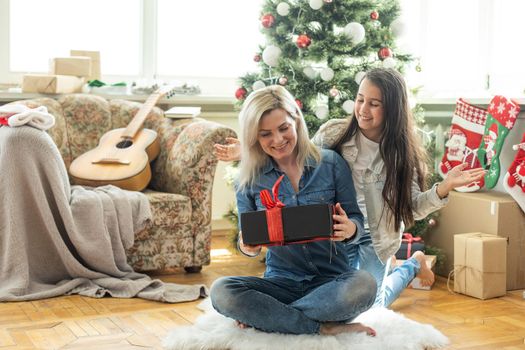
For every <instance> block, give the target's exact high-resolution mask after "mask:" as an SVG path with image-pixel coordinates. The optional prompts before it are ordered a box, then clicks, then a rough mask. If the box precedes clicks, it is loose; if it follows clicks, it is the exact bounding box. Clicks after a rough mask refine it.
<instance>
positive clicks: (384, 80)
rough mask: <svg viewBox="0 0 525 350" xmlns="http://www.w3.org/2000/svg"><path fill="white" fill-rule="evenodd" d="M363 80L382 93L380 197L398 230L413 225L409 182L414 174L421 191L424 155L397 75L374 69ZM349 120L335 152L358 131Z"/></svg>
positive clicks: (389, 71)
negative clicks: (382, 173)
mask: <svg viewBox="0 0 525 350" xmlns="http://www.w3.org/2000/svg"><path fill="white" fill-rule="evenodd" d="M364 79H368V80H369V81H370V82H371V83H373V84H374V85H376V86H377V87H378V88H379V89H380V90H381V94H382V99H383V111H384V116H383V123H384V124H383V133H382V135H381V139H380V141H379V150H380V153H381V157H382V158H383V161H384V163H385V169H386V181H385V186H384V188H383V192H382V197H383V200H384V201H385V203H386V205H387V206H388V208H389V209H390V211H391V214H392V216H391V217H390V218H389V220H392V219H393V220H394V225H395V229H396V230H399V229H400V227H401V223H402V222H403V223H404V224H405V225H407V227H409V226H411V225H412V224H413V223H414V213H413V202H412V179H413V178H414V175H417V183H418V185H419V189H420V190H421V191H423V190H424V187H425V178H426V171H427V169H426V157H427V156H426V152H425V150H424V149H423V147H422V146H421V142H420V140H419V137H418V136H417V134H416V129H415V125H414V119H413V116H412V113H411V110H410V107H409V104H408V96H407V88H406V85H405V81H404V79H403V77H402V76H401V74H399V73H398V72H397V71H396V70H393V69H384V68H376V69H372V70H370V71H369V72H367V73H366V75H365V77H364ZM350 118H351V120H350V123H349V126H348V129H347V130H346V131H345V132H344V133H343V135H342V136H341V138H340V139H339V140H338V141H337V142H336V143H335V145H334V147H333V148H334V149H335V150H336V151H338V152H339V153H341V147H342V145H343V144H344V143H345V142H347V141H348V140H349V139H350V138H352V137H353V136H354V135H355V134H356V132H357V130H358V129H359V125H358V123H357V119H356V118H354V117H352V116H351V117H350Z"/></svg>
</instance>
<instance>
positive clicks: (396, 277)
mask: <svg viewBox="0 0 525 350" xmlns="http://www.w3.org/2000/svg"><path fill="white" fill-rule="evenodd" d="M347 252H348V257H349V259H350V264H352V266H354V267H355V268H357V269H359V270H365V271H367V272H369V273H370V274H371V275H372V276H374V278H375V279H376V282H377V296H376V300H375V303H374V306H380V307H389V306H390V305H391V304H392V303H393V302H394V301H395V300H396V299H397V298H398V297H399V295H400V294H401V292H402V291H403V290H404V289H405V288H406V287H407V286H408V285H409V284H410V282H411V281H412V280H413V279H414V277H416V275H417V274H418V272H419V269H420V268H421V267H420V265H419V262H418V261H417V260H416V259H414V258H410V259H408V260H406V261H405V262H404V263H403V264H402V265H401V266H397V267H395V268H394V269H393V270H392V271H391V272H390V262H391V259H388V261H387V263H386V264H383V263H382V262H381V260H379V258H378V257H377V254H376V252H375V250H374V247H373V245H372V239H371V237H370V234H365V235H363V236H361V239H360V240H359V242H355V243H354V244H349V245H347Z"/></svg>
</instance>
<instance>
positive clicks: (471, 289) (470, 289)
mask: <svg viewBox="0 0 525 350" xmlns="http://www.w3.org/2000/svg"><path fill="white" fill-rule="evenodd" d="M506 266H507V240H506V239H505V238H503V237H498V236H495V235H488V234H485V233H463V234H457V235H454V275H455V276H454V291H455V292H458V293H461V294H466V295H470V296H473V297H476V298H479V299H489V298H494V297H499V296H502V295H505V293H506V279H507V273H506Z"/></svg>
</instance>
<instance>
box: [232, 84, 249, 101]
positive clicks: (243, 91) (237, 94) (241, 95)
mask: <svg viewBox="0 0 525 350" xmlns="http://www.w3.org/2000/svg"><path fill="white" fill-rule="evenodd" d="M247 93H248V91H246V89H245V88H243V87H240V88H238V89H237V90H236V91H235V98H236V99H238V100H244V98H245V97H246V94H247Z"/></svg>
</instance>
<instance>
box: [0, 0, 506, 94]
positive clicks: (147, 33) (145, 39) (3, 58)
mask: <svg viewBox="0 0 525 350" xmlns="http://www.w3.org/2000/svg"><path fill="white" fill-rule="evenodd" d="M9 1H16V0H0V85H2V84H19V83H20V81H21V79H22V75H23V73H22V72H11V71H10V70H9V20H10V19H9ZM248 1H249V0H248ZM412 1H413V0H412ZM419 1H420V3H419V5H420V6H421V14H420V16H418V17H419V18H418V19H417V20H418V21H419V24H418V25H419V26H420V33H421V35H420V40H419V47H420V50H421V51H420V52H419V54H420V55H421V56H424V55H425V54H426V53H427V45H430V43H428V41H425V32H426V31H425V18H427V16H428V15H429V14H428V4H429V3H430V1H438V0H419ZM479 1H480V14H479V16H480V19H482V21H480V26H479V29H478V30H479V32H480V34H481V35H482V36H483V37H485V38H486V41H485V45H484V46H483V47H482V48H479V53H483V56H484V57H486V59H485V61H484V62H483V66H484V67H485V73H482V72H481V73H480V74H484V75H485V76H487V75H488V74H490V69H491V67H493V65H492V62H491V61H490V60H491V55H490V52H491V47H492V46H493V42H492V36H491V35H489V33H490V32H491V30H492V28H493V26H494V25H495V23H494V20H493V18H492V15H491V13H492V10H493V6H494V2H495V1H500V0H479ZM141 3H142V8H143V11H142V22H141V23H140V25H141V31H142V36H141V38H139V40H140V41H141V43H140V47H141V52H142V57H141V61H140V62H141V72H140V76H112V75H105V76H104V77H103V79H104V80H107V81H110V82H114V81H122V80H126V81H133V80H137V79H161V80H170V79H177V77H173V76H157V75H156V52H157V32H156V31H157V26H156V19H157V0H142V1H141ZM409 3H410V1H409V2H408V4H409ZM408 6H409V5H408ZM451 10H452V9H451ZM254 20H256V19H254ZM186 78H187V79H188V80H189V81H193V82H195V83H196V84H197V85H199V86H200V87H201V89H202V91H203V93H204V94H211V95H217V96H231V95H232V94H233V91H235V88H236V86H237V81H238V78H239V77H231V78H213V77H208V78H201V77H195V78H191V77H185V79H186ZM496 92H497V91H496ZM438 93H439V91H433V90H432V87H431V86H429V87H427V88H424V89H423V90H422V92H421V94H420V97H424V98H432V97H433V96H435V95H436V94H438ZM492 93H493V91H491V89H490V88H489V89H487V87H486V86H480V87H479V91H476V92H475V94H476V95H477V96H478V97H482V98H483V97H487V96H490V95H491V94H492ZM440 97H443V96H442V95H441V96H440ZM450 97H452V96H450Z"/></svg>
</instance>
